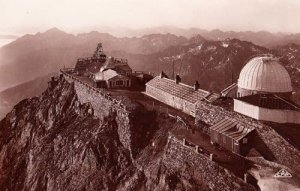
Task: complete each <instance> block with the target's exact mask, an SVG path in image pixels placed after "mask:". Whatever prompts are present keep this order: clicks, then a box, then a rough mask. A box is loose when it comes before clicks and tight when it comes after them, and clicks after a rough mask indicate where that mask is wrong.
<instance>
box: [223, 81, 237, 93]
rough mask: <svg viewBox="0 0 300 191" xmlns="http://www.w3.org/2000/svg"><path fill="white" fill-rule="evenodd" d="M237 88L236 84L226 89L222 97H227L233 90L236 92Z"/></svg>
mask: <svg viewBox="0 0 300 191" xmlns="http://www.w3.org/2000/svg"><path fill="white" fill-rule="evenodd" d="M236 87H237V84H236V83H233V84H231V85H230V86H228V87H226V88H225V89H224V90H222V91H221V95H222V96H226V95H227V94H228V93H230V92H231V91H232V90H235V88H236Z"/></svg>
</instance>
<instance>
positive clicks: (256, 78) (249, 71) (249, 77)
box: [238, 55, 293, 94]
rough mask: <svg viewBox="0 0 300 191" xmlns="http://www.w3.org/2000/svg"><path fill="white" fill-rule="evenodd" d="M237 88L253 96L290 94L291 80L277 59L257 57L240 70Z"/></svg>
mask: <svg viewBox="0 0 300 191" xmlns="http://www.w3.org/2000/svg"><path fill="white" fill-rule="evenodd" d="M238 88H239V89H242V90H246V91H247V90H250V91H251V92H252V94H253V92H254V93H257V92H264V93H287V92H292V90H293V89H292V83H291V78H290V75H289V73H288V72H287V70H286V69H285V68H284V66H282V65H281V64H280V62H279V60H278V59H277V58H274V57H272V56H269V55H268V56H259V57H255V58H252V59H250V60H249V61H248V62H247V64H246V65H245V66H244V68H243V69H242V70H241V73H240V76H239V79H238Z"/></svg>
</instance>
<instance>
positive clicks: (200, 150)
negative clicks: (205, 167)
mask: <svg viewBox="0 0 300 191" xmlns="http://www.w3.org/2000/svg"><path fill="white" fill-rule="evenodd" d="M169 139H173V140H174V141H176V142H178V143H181V144H182V145H183V146H185V147H187V148H189V149H191V150H194V151H195V152H196V153H197V154H202V155H204V156H206V157H208V158H209V159H210V160H211V161H212V160H213V157H214V154H213V153H211V152H209V151H208V150H206V149H204V148H203V147H201V146H199V145H197V144H195V143H193V142H191V141H188V140H186V139H185V138H183V139H182V140H179V139H178V138H176V136H175V135H173V134H171V133H170V134H169Z"/></svg>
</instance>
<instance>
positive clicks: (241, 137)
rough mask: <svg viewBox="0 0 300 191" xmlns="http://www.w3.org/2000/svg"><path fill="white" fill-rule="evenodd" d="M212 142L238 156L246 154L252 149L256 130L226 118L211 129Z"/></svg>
mask: <svg viewBox="0 0 300 191" xmlns="http://www.w3.org/2000/svg"><path fill="white" fill-rule="evenodd" d="M209 133H210V140H211V142H212V143H214V144H215V143H216V144H218V145H220V146H221V147H223V148H225V149H227V150H229V151H232V152H233V153H237V154H244V153H246V152H247V151H248V150H249V149H250V148H251V140H252V138H253V134H254V128H253V127H249V126H248V125H246V124H242V123H241V122H238V121H236V120H234V119H229V118H224V119H222V120H221V121H219V122H217V123H216V124H215V125H213V126H211V127H210V129H209Z"/></svg>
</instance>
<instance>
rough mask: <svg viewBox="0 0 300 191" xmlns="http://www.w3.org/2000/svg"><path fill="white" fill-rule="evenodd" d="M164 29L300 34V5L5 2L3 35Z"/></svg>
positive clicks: (260, 1)
mask: <svg viewBox="0 0 300 191" xmlns="http://www.w3.org/2000/svg"><path fill="white" fill-rule="evenodd" d="M162 25H171V26H177V27H181V28H190V27H197V28H201V29H208V30H212V29H221V30H227V31H228V30H234V31H247V30H252V31H259V30H266V31H270V32H289V33H298V32H300V0H151V1H150V0H147V1H146V0H82V1H81V0H80V1H79V0H0V35H3V34H18V35H19V34H22V33H30V32H38V31H44V30H47V29H49V28H52V27H57V28H59V29H62V30H66V31H68V32H72V30H73V29H75V28H85V27H89V28H91V27H97V26H109V27H127V28H134V29H139V28H150V27H156V26H162ZM86 32H88V31H86Z"/></svg>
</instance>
